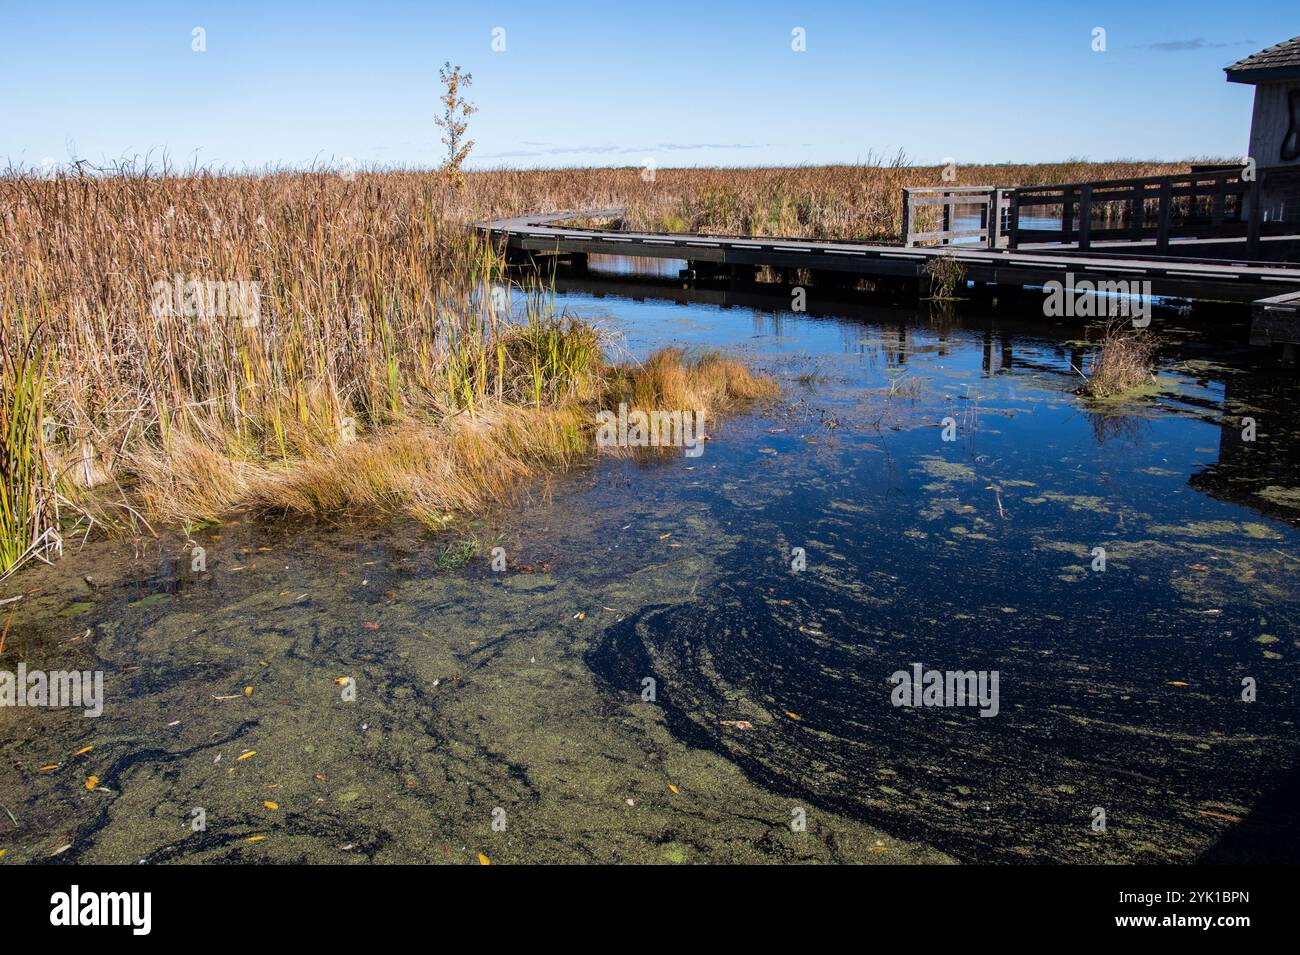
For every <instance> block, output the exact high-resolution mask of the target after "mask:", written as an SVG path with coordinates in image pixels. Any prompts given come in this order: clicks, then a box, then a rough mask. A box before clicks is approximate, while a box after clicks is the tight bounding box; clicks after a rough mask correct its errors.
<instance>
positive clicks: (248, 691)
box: [244, 686, 253, 696]
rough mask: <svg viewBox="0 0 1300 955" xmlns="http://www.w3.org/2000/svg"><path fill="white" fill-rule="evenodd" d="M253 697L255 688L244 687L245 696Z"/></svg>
mask: <svg viewBox="0 0 1300 955" xmlns="http://www.w3.org/2000/svg"><path fill="white" fill-rule="evenodd" d="M252 695H253V688H252V687H251V686H246V687H244V696H252Z"/></svg>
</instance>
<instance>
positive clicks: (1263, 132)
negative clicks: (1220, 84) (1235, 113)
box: [1224, 36, 1300, 223]
mask: <svg viewBox="0 0 1300 955" xmlns="http://www.w3.org/2000/svg"><path fill="white" fill-rule="evenodd" d="M1224 72H1225V73H1227V75H1228V82H1229V83H1248V84H1250V85H1251V86H1253V87H1255V110H1254V113H1253V115H1252V117H1251V123H1250V149H1249V151H1248V153H1247V155H1248V156H1249V157H1250V158H1251V159H1253V160H1254V161H1255V165H1256V167H1257V169H1258V172H1259V177H1260V199H1261V205H1262V207H1263V218H1264V221H1265V222H1291V223H1296V222H1300V36H1298V37H1292V38H1291V39H1290V40H1285V41H1283V42H1281V43H1276V44H1274V45H1273V46H1270V47H1268V48H1267V49H1263V50H1260V51H1259V52H1258V53H1253V54H1251V55H1250V56H1248V57H1246V58H1245V59H1243V60H1238V61H1237V62H1236V63H1233V64H1232V65H1231V66H1228V67H1224Z"/></svg>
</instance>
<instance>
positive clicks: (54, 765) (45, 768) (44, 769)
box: [36, 763, 59, 773]
mask: <svg viewBox="0 0 1300 955" xmlns="http://www.w3.org/2000/svg"><path fill="white" fill-rule="evenodd" d="M58 768H59V764H58V763H49V764H47V765H45V766H42V767H41V768H40V769H38V770H36V771H37V772H38V773H48V772H49V771H50V770H51V769H58Z"/></svg>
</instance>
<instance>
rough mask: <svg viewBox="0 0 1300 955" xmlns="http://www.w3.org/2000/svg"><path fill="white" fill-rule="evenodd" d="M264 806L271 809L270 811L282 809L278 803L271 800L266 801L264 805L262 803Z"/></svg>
mask: <svg viewBox="0 0 1300 955" xmlns="http://www.w3.org/2000/svg"><path fill="white" fill-rule="evenodd" d="M262 805H263V806H265V807H266V808H267V809H270V810H272V811H275V810H276V809H279V808H280V804H279V803H278V802H272V801H271V800H269V799H268V800H266V801H265V802H264V803H262Z"/></svg>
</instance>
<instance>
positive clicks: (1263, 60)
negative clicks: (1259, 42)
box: [1223, 36, 1300, 83]
mask: <svg viewBox="0 0 1300 955" xmlns="http://www.w3.org/2000/svg"><path fill="white" fill-rule="evenodd" d="M1223 70H1224V72H1225V73H1227V74H1228V82H1229V83H1271V82H1273V81H1275V80H1293V79H1300V36H1295V37H1292V38H1291V39H1289V40H1283V41H1282V42H1281V43H1275V44H1273V45H1272V46H1270V47H1268V48H1267V49H1263V50H1260V51H1259V52H1258V53H1252V54H1251V55H1250V56H1248V57H1246V58H1245V59H1244V60H1238V61H1237V62H1236V63H1234V64H1232V66H1225V67H1224V68H1223Z"/></svg>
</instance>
